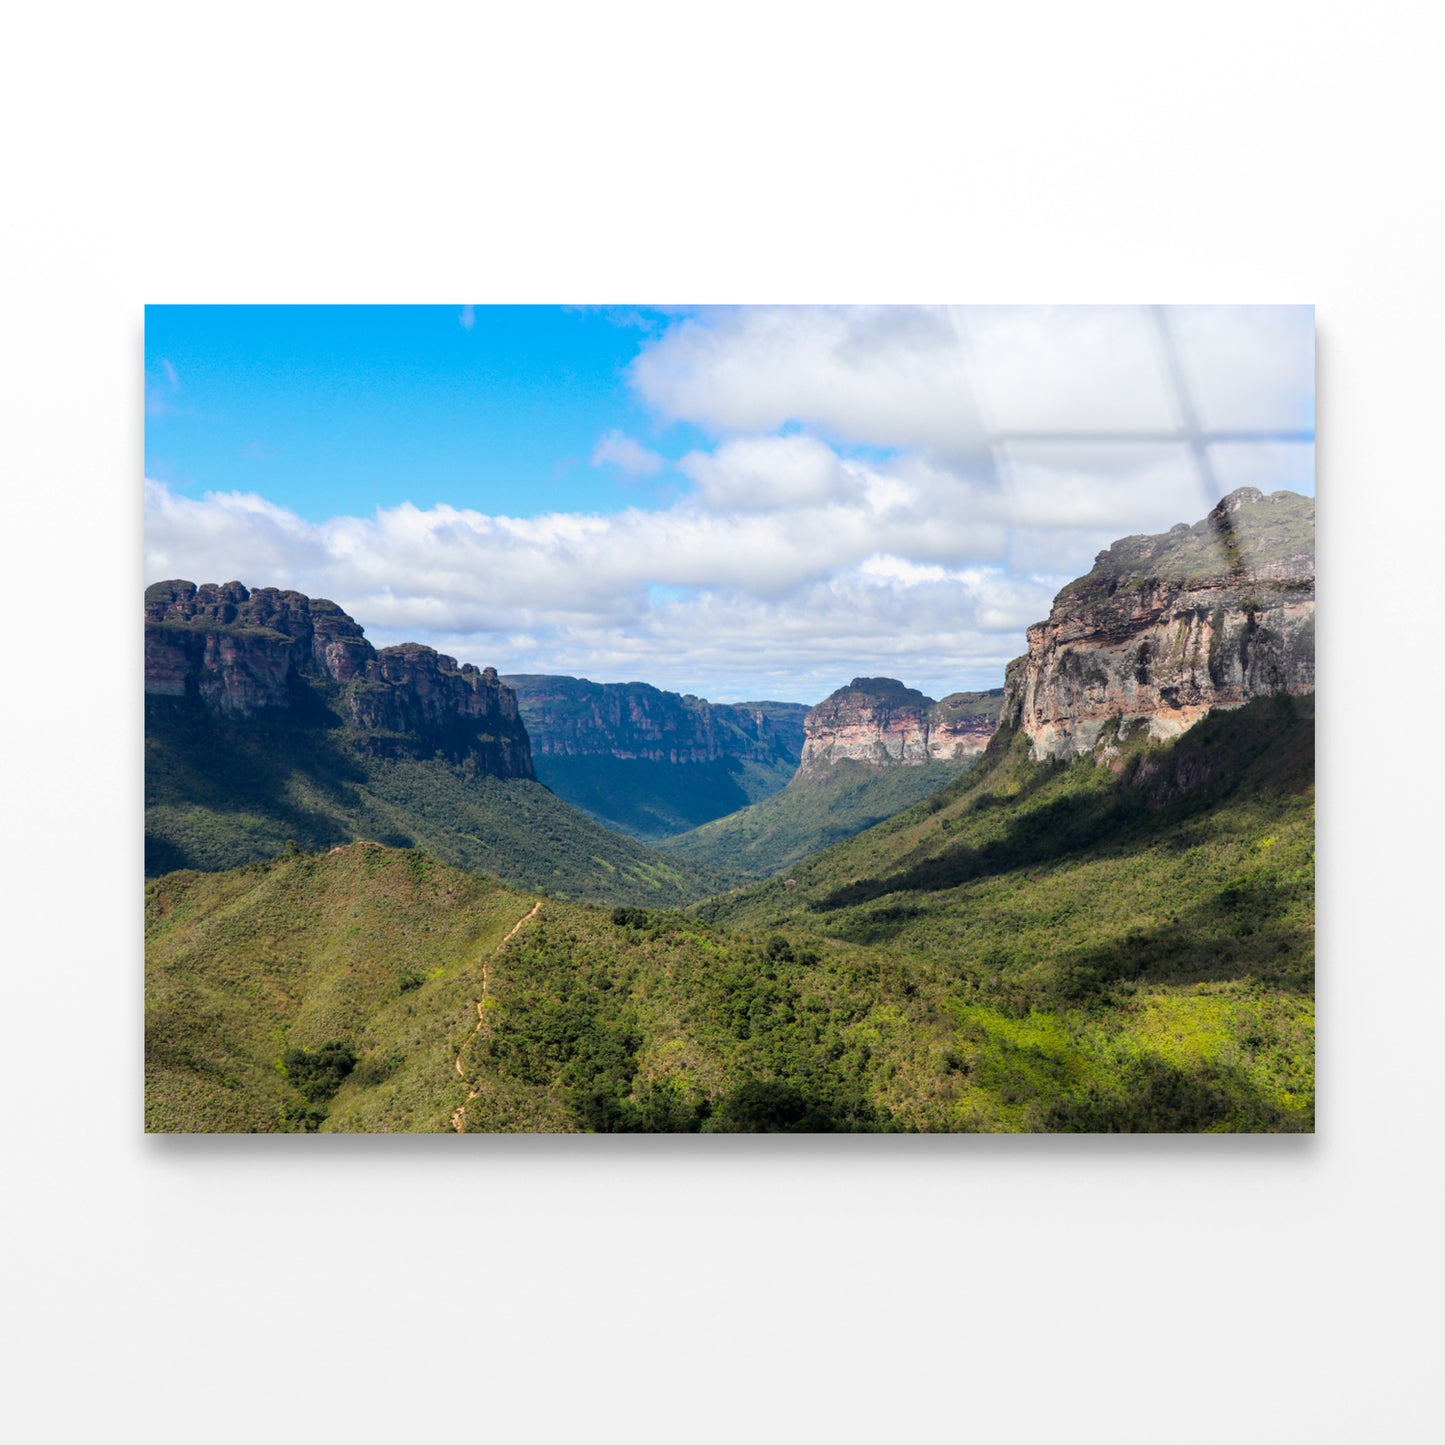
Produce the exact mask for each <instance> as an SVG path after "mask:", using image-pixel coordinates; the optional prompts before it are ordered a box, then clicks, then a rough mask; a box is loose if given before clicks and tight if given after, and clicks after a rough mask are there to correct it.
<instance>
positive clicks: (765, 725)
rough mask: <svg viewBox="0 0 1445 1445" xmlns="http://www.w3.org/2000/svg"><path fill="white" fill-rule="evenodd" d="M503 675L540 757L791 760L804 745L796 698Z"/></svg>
mask: <svg viewBox="0 0 1445 1445" xmlns="http://www.w3.org/2000/svg"><path fill="white" fill-rule="evenodd" d="M502 681H503V682H504V683H506V684H507V686H509V687H510V688H512V689H513V691H515V693H516V694H517V701H518V705H519V707H520V708H521V712H522V717H523V718H524V719H525V721H526V724H527V732H528V735H529V736H530V737H531V739H532V747H533V749H534V750H535V752H536V754H537V756H538V757H549V756H550V757H588V756H592V757H613V758H620V759H623V760H625V761H634V760H637V759H644V760H646V761H649V762H657V763H712V762H716V761H718V760H719V759H721V758H742V759H750V760H753V761H756V762H761V763H772V762H784V761H785V762H790V763H791V762H796V761H797V758H798V754H799V751H800V750H801V748H802V745H803V715H804V713H805V712H806V711H807V709H806V708H804V707H802V706H801V705H799V704H795V703H786V702H740V703H713V702H708V701H707V699H706V698H701V697H694V696H693V695H692V694H691V693H681V694H679V693H675V692H664V691H662V690H661V689H660V688H656V687H653V686H652V685H651V684H649V683H645V682H606V683H602V682H591V681H589V680H588V679H587V678H585V677H561V676H552V675H544V674H534V673H528V674H522V675H518V676H515V677H504V678H503V679H502Z"/></svg>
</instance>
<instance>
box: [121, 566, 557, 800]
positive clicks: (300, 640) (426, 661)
mask: <svg viewBox="0 0 1445 1445" xmlns="http://www.w3.org/2000/svg"><path fill="white" fill-rule="evenodd" d="M145 624H146V637H145V690H146V694H147V696H148V697H154V698H177V699H186V698H189V699H191V700H192V701H193V702H195V703H198V704H199V705H201V706H202V707H204V708H205V709H206V710H208V711H210V712H212V713H215V714H218V715H219V716H221V717H226V718H239V719H247V718H256V717H258V716H262V715H270V716H273V717H277V716H283V715H284V714H283V713H281V711H280V710H283V709H285V710H291V711H292V712H293V713H294V712H296V710H297V709H298V708H300V707H302V706H304V704H305V703H306V702H307V700H308V693H307V685H308V684H312V685H314V686H317V687H320V688H321V689H322V690H323V693H324V695H325V701H326V703H327V705H329V706H330V707H331V708H332V709H333V710H334V711H335V713H336V714H337V715H338V718H337V720H338V721H340V722H341V723H342V724H343V725H345V726H346V727H348V728H349V729H350V730H351V732H352V737H351V741H352V743H353V745H354V746H355V747H356V748H358V750H360V751H361V752H363V753H366V754H368V755H370V756H382V757H387V756H395V757H406V756H434V755H437V754H440V755H443V756H446V757H450V758H452V759H454V760H457V761H461V760H463V759H465V760H467V761H469V762H470V763H471V764H472V765H473V766H475V767H476V768H478V770H479V771H482V772H486V773H491V774H494V775H496V776H498V777H504V778H531V777H534V776H535V775H534V773H533V770H532V755H531V746H530V743H529V740H528V738H527V730H526V727H525V726H524V725H523V723H522V720H521V717H520V716H519V714H518V711H517V699H516V696H515V694H514V693H513V692H512V690H511V689H510V688H508V687H505V686H503V684H502V683H501V682H500V681H499V679H498V677H497V672H496V669H495V668H491V667H488V668H486V669H483V670H479V669H477V668H476V667H474V666H473V665H472V664H471V663H464V664H462V665H460V666H458V664H457V661H456V659H455V658H453V657H447V656H446V655H445V654H443V653H439V652H437V651H436V650H435V649H434V648H430V647H425V646H423V645H422V644H420V643H415V642H407V643H403V644H401V645H400V646H398V647H384V648H382V649H381V650H380V651H378V650H377V649H376V648H374V647H372V645H371V644H370V643H369V642H368V641H367V640H366V639H365V637H364V636H363V635H362V630H361V627H360V626H359V625H358V624H357V623H356V622H355V621H354V620H353V619H352V618H350V617H348V616H347V615H346V613H345V612H343V611H342V610H341V608H339V607H338V606H337V605H336V604H335V603H334V602H328V601H325V600H324V599H320V598H310V597H306V596H303V595H302V594H301V593H300V592H292V591H280V590H278V589H277V588H275V587H258V588H256V589H255V590H254V591H252V590H248V589H247V588H245V587H243V586H242V585H241V584H240V583H239V582H226V583H222V584H220V585H216V584H214V583H206V584H204V585H202V586H200V587H197V586H196V585H195V584H194V583H192V582H183V581H171V582H157V583H155V584H154V585H153V586H151V587H148V588H147V589H146V598H145Z"/></svg>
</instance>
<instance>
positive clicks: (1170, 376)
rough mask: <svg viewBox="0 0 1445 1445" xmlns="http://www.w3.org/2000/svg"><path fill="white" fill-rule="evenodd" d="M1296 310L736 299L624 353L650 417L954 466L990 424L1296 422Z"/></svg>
mask: <svg viewBox="0 0 1445 1445" xmlns="http://www.w3.org/2000/svg"><path fill="white" fill-rule="evenodd" d="M1313 324H1314V323H1313V314H1312V312H1311V310H1310V308H1309V307H1298V306H1286V307H1235V306H1231V307H1167V308H1163V309H1162V310H1158V311H1156V309H1155V308H1151V307H1135V306H1101V307H1091V306H1058V307H946V306H938V307H899V306H888V307H867V306H864V307H740V308H726V309H721V310H716V311H706V312H703V313H701V314H699V315H697V316H693V317H688V318H686V319H684V320H682V321H680V322H677V323H675V324H674V325H672V326H671V327H669V328H668V329H667V330H666V331H665V332H663V333H662V335H661V336H660V337H659V338H658V339H657V340H655V341H652V342H650V343H649V344H648V345H647V346H646V347H645V349H644V350H643V351H642V353H641V354H640V355H639V356H638V357H637V359H636V360H635V361H634V362H633V364H632V368H631V373H630V375H631V380H632V384H633V386H634V388H635V390H636V391H637V393H638V395H639V396H640V397H641V398H642V399H643V400H644V401H646V402H647V403H648V404H649V405H650V406H651V407H653V408H654V410H655V411H656V412H657V413H658V415H659V416H660V417H662V418H665V419H669V420H680V421H687V422H692V423H694V424H696V425H699V426H703V427H706V428H709V429H711V430H713V431H715V432H718V433H724V434H725V433H731V432H766V431H775V430H777V429H779V428H781V427H784V426H786V425H788V424H790V423H792V424H797V425H801V426H804V427H806V428H808V429H810V430H813V431H816V432H818V433H819V434H821V435H823V436H825V437H829V438H832V439H834V440H835V441H839V442H845V443H861V444H865V445H870V446H878V447H888V448H895V449H900V450H914V451H921V452H924V453H927V454H930V455H933V456H935V457H940V458H946V459H949V460H951V461H953V462H955V463H958V462H961V461H965V460H967V459H969V458H973V457H977V456H979V455H980V454H981V453H982V452H983V451H984V450H986V447H987V444H988V442H989V441H990V440H991V439H996V438H998V437H999V436H1000V435H1003V436H1007V435H1008V434H1018V433H1027V434H1042V435H1053V436H1059V437H1065V436H1074V435H1080V434H1083V435H1087V434H1089V433H1094V434H1100V433H1103V434H1111V435H1112V434H1117V433H1120V432H1124V433H1129V432H1137V433H1140V434H1141V435H1146V436H1152V437H1154V438H1156V439H1157V437H1158V436H1159V434H1161V433H1169V432H1173V431H1176V430H1177V429H1178V428H1180V427H1181V426H1182V425H1183V424H1184V423H1185V421H1186V420H1187V416H1186V411H1187V408H1188V406H1189V400H1190V399H1186V400H1185V403H1184V405H1183V406H1181V404H1180V398H1179V397H1178V396H1177V394H1176V389H1175V387H1176V383H1175V376H1174V372H1175V368H1174V367H1173V365H1172V364H1171V360H1170V355H1169V351H1170V349H1171V348H1172V349H1173V350H1174V351H1175V353H1176V354H1177V356H1178V359H1179V370H1180V372H1182V374H1183V376H1184V378H1185V380H1186V382H1187V384H1188V385H1189V387H1190V388H1191V391H1192V393H1193V395H1192V404H1193V409H1194V410H1195V411H1196V412H1197V413H1198V416H1199V418H1200V420H1201V421H1202V422H1203V423H1204V424H1205V425H1206V426H1209V427H1215V428H1244V427H1247V428H1250V429H1255V430H1258V429H1267V430H1294V429H1298V428H1300V427H1302V426H1304V427H1308V426H1312V425H1313V334H1314V332H1313Z"/></svg>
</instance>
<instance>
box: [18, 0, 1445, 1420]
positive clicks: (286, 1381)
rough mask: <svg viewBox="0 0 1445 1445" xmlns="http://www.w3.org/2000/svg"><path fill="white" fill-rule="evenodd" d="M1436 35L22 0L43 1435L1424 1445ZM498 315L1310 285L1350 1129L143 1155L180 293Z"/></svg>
mask: <svg viewBox="0 0 1445 1445" xmlns="http://www.w3.org/2000/svg"><path fill="white" fill-rule="evenodd" d="M1435 15H1436V11H1435V9H1434V8H1433V7H1430V6H1427V5H1423V4H1420V5H1415V4H1404V3H1395V4H1388V3H1387V4H1383V5H1377V6H1372V7H1365V6H1343V5H1330V4H1323V5H1322V4H1319V3H1315V4H1309V5H1306V4H1301V3H1276V4H1270V3H1261V0H1254V3H1247V4H1239V3H1215V4H1213V5H1210V6H1208V7H1200V6H1178V7H1163V6H1159V5H1157V4H1143V3H1129V4H1122V3H1096V4H1093V5H1087V6H1083V5H1070V4H1060V3H1040V4H1031V5H1030V4H1019V5H1014V6H1003V5H996V6H990V7H987V9H986V10H976V11H965V10H963V9H962V8H961V7H946V6H933V5H928V6H924V5H901V6H899V5H895V6H893V7H890V8H889V9H888V10H886V11H885V10H884V9H883V8H882V7H877V6H868V7H863V6H850V5H843V4H833V5H814V6H802V5H793V6H781V7H778V6H772V7H769V6H761V5H757V4H741V3H733V4H731V5H728V6H719V7H707V8H705V9H703V8H693V9H683V8H673V7H668V6H662V5H658V6H639V5H620V4H613V5H607V6H602V5H598V6H592V7H572V6H550V7H546V8H545V9H544V8H542V7H535V8H532V9H525V8H524V7H520V6H517V7H497V8H495V9H482V8H480V7H478V8H477V9H470V8H462V7H457V8H455V9H452V8H450V7H426V6H413V7H405V8H403V9H401V10H396V11H392V10H386V11H380V10H378V11H376V12H374V13H372V12H368V11H365V10H363V9H361V8H359V7H344V8H343V7H339V6H326V7H323V6H313V7H282V6H280V5H277V4H274V3H261V4H253V5H249V6H247V7H244V8H243V7H236V8H234V9H230V8H222V7H205V8H202V7H196V6H180V5H160V4H154V3H152V4H140V5H136V6H127V7H120V6H115V7H109V8H104V9H102V8H99V7H96V8H94V9H91V8H89V7H85V6H79V7H70V8H68V9H62V8H61V7H47V8H42V7H38V6H31V7H27V8H26V10H25V11H24V12H23V13H21V14H19V15H18V16H16V15H12V16H10V17H9V18H8V19H7V24H6V33H7V40H6V43H5V53H4V57H3V59H0V121H3V132H0V133H3V134H4V136H5V137H6V139H5V142H4V150H3V159H0V211H3V214H4V220H3V224H0V261H3V266H0V295H3V297H4V301H5V303H6V306H7V309H6V310H5V312H4V315H3V318H0V324H3V327H4V331H3V348H0V351H3V363H0V364H3V367H4V375H3V377H0V405H3V409H4V424H3V429H0V438H3V443H4V447H5V452H6V457H5V466H4V477H5V491H4V504H3V505H4V517H5V525H4V527H3V529H0V538H3V541H0V546H3V547H4V548H5V551H6V553H7V554H8V555H7V556H6V558H5V564H6V565H5V566H4V567H3V568H0V573H3V581H0V586H3V602H0V605H3V611H0V618H3V622H4V626H5V636H4V643H3V645H4V648H5V666H4V675H5V678H6V687H5V701H4V705H3V707H0V727H3V729H4V736H3V752H0V757H3V759H4V770H5V771H4V777H5V790H4V791H5V797H6V815H7V816H6V825H5V826H4V827H3V828H0V835H3V838H4V843H5V847H6V850H7V858H6V863H5V867H4V870H3V873H0V876H3V877H4V879H5V892H6V922H7V933H8V937H9V947H8V948H7V949H6V953H7V955H8V961H7V963H6V965H5V970H4V974H3V978H4V980H5V984H6V988H5V992H4V995H3V997H4V1003H5V1014H4V1017H5V1020H6V1032H7V1038H6V1047H5V1048H4V1050H3V1051H0V1057H3V1067H4V1070H5V1091H4V1095H3V1098H4V1103H5V1112H6V1116H7V1125H8V1129H9V1132H10V1135H11V1139H12V1146H11V1150H10V1153H9V1159H8V1162H9V1164H10V1166H11V1167H10V1169H9V1170H7V1174H8V1175H9V1179H10V1184H9V1188H8V1190H7V1191H6V1193H5V1195H4V1205H3V1207H4V1210H5V1212H6V1215H7V1216H8V1220H7V1222H6V1223H5V1225H4V1238H5V1240H6V1244H7V1246H8V1248H9V1250H10V1251H11V1256H12V1257H11V1260H10V1263H9V1266H8V1269H7V1275H8V1279H7V1284H6V1287H5V1290H4V1295H5V1299H6V1310H5V1330H6V1332H7V1335H8V1342H7V1343H6V1346H5V1348H4V1349H3V1350H0V1364H3V1367H4V1368H5V1370H6V1372H7V1373H10V1374H12V1376H13V1378H12V1379H11V1380H10V1382H9V1384H8V1385H6V1387H5V1395H6V1399H7V1407H6V1414H7V1416H8V1417H9V1418H10V1419H11V1420H16V1419H18V1420H19V1421H20V1424H21V1429H20V1431H19V1436H18V1438H24V1439H27V1440H47V1441H70V1440H81V1439H89V1438H91V1437H92V1436H95V1437H96V1438H108V1437H111V1436H114V1435H116V1434H121V1435H123V1436H124V1437H125V1438H131V1437H134V1438H141V1439H151V1440H158V1441H193V1440H205V1441H208V1442H229V1441H247V1442H250V1441H256V1440H291V1439H305V1438H308V1437H314V1438H320V1437H321V1434H322V1432H325V1434H326V1436H327V1438H337V1439H347V1440H350V1441H371V1440H378V1441H381V1440H386V1441H403V1440H405V1441H413V1440H448V1441H454V1440H463V1439H489V1440H496V1441H512V1440H525V1441H530V1440H553V1439H557V1440H564V1439H565V1440H569V1441H571V1440H583V1439H590V1438H594V1437H598V1438H604V1439H610V1438H618V1439H642V1440H652V1439H679V1440H707V1441H711V1440H739V1439H762V1440H787V1441H812V1440H821V1439H832V1438H841V1439H878V1440H892V1441H925V1440H938V1439H948V1440H956V1439H967V1440H976V1439H997V1440H1028V1441H1033V1440H1041V1441H1042V1440H1055V1439H1070V1440H1084V1441H1094V1440H1098V1441H1104V1440H1108V1441H1120V1440H1126V1441H1132V1440H1139V1441H1151V1442H1152V1441H1162V1440H1167V1441H1171V1442H1177V1441H1205V1440H1208V1441H1215V1440H1230V1441H1260V1442H1265V1441H1268V1442H1277V1441H1294V1440H1298V1441H1310V1442H1317V1441H1335V1440H1339V1441H1358V1440H1361V1439H1377V1440H1389V1441H1392V1442H1398V1441H1416V1440H1425V1439H1427V1438H1437V1437H1434V1436H1433V1435H1432V1433H1431V1427H1432V1424H1433V1427H1434V1428H1438V1418H1437V1419H1435V1420H1434V1421H1433V1422H1432V1420H1431V1415H1432V1413H1434V1411H1433V1400H1432V1395H1431V1391H1430V1389H1429V1378H1428V1375H1427V1371H1431V1372H1433V1369H1434V1368H1435V1367H1437V1365H1438V1350H1436V1349H1435V1348H1432V1340H1431V1336H1432V1334H1434V1333H1435V1329H1436V1302H1437V1299H1438V1289H1439V1282H1440V1281H1439V1264H1440V1253H1439V1246H1438V1221H1439V1216H1440V1208H1441V1169H1440V1163H1439V1143H1438V1136H1439V1118H1440V1109H1439V1106H1438V1105H1437V1103H1436V1095H1437V1093H1438V1088H1439V1061H1438V1059H1439V1056H1438V1049H1437V1046H1436V1045H1437V1036H1438V1033H1439V1021H1440V1020H1441V1018H1442V1009H1441V1003H1442V1000H1441V985H1440V960H1441V945H1440V941H1439V928H1438V927H1437V926H1436V923H1435V918H1434V916H1433V915H1434V912H1435V905H1436V903H1437V899H1438V897H1439V892H1440V885H1439V881H1438V873H1439V866H1438V865H1439V858H1440V843H1439V838H1440V833H1441V813H1440V805H1441V787H1440V781H1439V771H1438V765H1437V763H1436V761H1435V757H1436V753H1437V752H1438V749H1437V747H1436V746H1435V742H1434V730H1435V728H1436V727H1438V726H1439V719H1440V717H1441V716H1442V706H1441V703H1442V699H1441V677H1442V671H1441V669H1440V667H1439V665H1438V662H1437V660H1436V654H1437V651H1438V647H1437V644H1436V633H1437V631H1438V626H1439V624H1438V617H1437V614H1436V610H1435V609H1436V607H1437V605H1438V604H1437V598H1436V591H1437V589H1436V580H1435V579H1436V576H1437V571H1438V566H1437V563H1438V557H1439V554H1440V550H1441V541H1440V538H1441V527H1440V522H1441V507H1440V502H1439V486H1440V471H1441V469H1440V462H1439V451H1440V448H1439V443H1438V438H1437V436H1436V426H1437V423H1436V411H1437V406H1438V396H1439V390H1440V375H1441V365H1440V351H1439V337H1440V334H1441V327H1442V287H1441V276H1440V265H1441V263H1440V257H1441V253H1442V240H1445V236H1442V227H1441V199H1440V197H1441V188H1440V185H1439V166H1438V156H1437V155H1436V153H1435V151H1434V149H1433V148H1432V142H1433V137H1434V136H1435V135H1438V134H1439V133H1440V130H1441V127H1442V114H1441V111H1442V105H1441V100H1440V87H1439V81H1438V64H1437V62H1438V55H1439V53H1440V45H1439V40H1440V36H1439V34H1438V33H1437V28H1436V19H1435ZM468 299H470V300H473V301H484V300H522V299H527V300H640V301H669V300H697V299H702V300H879V299H881V300H893V301H903V300H925V299H946V300H966V301H985V300H1000V301H1002V300H1010V301H1013V300H1044V301H1086V300H1087V301H1126V300H1166V301H1307V302H1314V303H1315V304H1316V305H1317V307H1318V324H1319V341H1320V348H1319V357H1320V370H1319V377H1320V408H1319V412H1320V418H1321V421H1320V478H1319V494H1320V497H1321V514H1320V516H1321V520H1320V578H1321V605H1320V617H1321V624H1322V637H1323V648H1324V655H1323V661H1322V665H1321V677H1322V684H1321V687H1322V691H1321V712H1320V720H1321V731H1320V743H1321V748H1320V761H1321V779H1322V790H1321V791H1322V796H1321V802H1320V812H1319V821H1320V839H1321V850H1320V853H1321V888H1320V903H1319V938H1320V958H1321V984H1320V997H1321V1020H1322V1022H1321V1031H1320V1100H1321V1107H1320V1134H1319V1136H1318V1137H1317V1138H1315V1139H1314V1140H1299V1139H1288V1140H1271V1139H1240V1140H1231V1139H1211V1138H1183V1139H1167V1140H1150V1139H1126V1140H1109V1139H1097V1140H1093V1139H1057V1138H1038V1139H986V1140H981V1139H970V1138H956V1139H954V1138H950V1139H925V1140H910V1139H887V1138H884V1139H843V1140H826V1139H818V1140H803V1141H796V1140H793V1141H788V1140H780V1139H762V1140H743V1139H723V1140H717V1139H713V1140H706V1141H703V1140H697V1139H685V1140H650V1139H649V1140H621V1141H619V1140H615V1139H577V1140H573V1139H540V1140H520V1141H502V1140H497V1141H489V1140H481V1139H468V1140H465V1141H458V1140H453V1139H427V1140H369V1139H319V1140H318V1139H309V1140H308V1139H295V1138H280V1139H268V1140H251V1139H224V1138H218V1139H204V1140H193V1141H167V1140H156V1139H151V1140H148V1139H145V1138H144V1137H143V1136H142V1135H141V1132H140V1077H141V1076H140V1050H141V993H140V979H141V975H140V932H141V919H140V882H141V853H140V828H139V811H140V787H141V783H140V726H139V720H140V701H139V677H140V668H139V653H140V648H139V643H140V629H139V627H138V625H137V621H136V614H137V607H136V602H137V594H138V592H139V589H140V572H139V563H140V485H139V483H140V467H141V426H142V417H141V406H140V402H141V325H142V305H143V303H145V302H146V301H148V300H149V301H195V300H234V301H256V300H273V301H275V300H285V301H299V300H311V301H316V300H333V301H340V300H375V301H390V300H416V301H442V300H453V301H457V302H462V301H466V300H468ZM1434 1343H1436V1344H1438V1337H1437V1338H1436V1340H1435V1341H1434Z"/></svg>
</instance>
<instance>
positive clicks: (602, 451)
mask: <svg viewBox="0 0 1445 1445" xmlns="http://www.w3.org/2000/svg"><path fill="white" fill-rule="evenodd" d="M666 460H667V459H666V458H665V457H663V456H661V455H660V454H659V453H657V452H654V451H649V450H648V448H647V447H645V446H643V445H642V443H641V442H637V441H634V440H633V439H632V438H631V437H630V436H627V435H626V434H625V433H623V432H620V431H617V430H613V431H610V432H608V433H607V434H606V435H605V436H602V437H599V438H598V441H597V445H596V446H595V447H593V449H592V465H593V466H594V467H600V466H603V465H611V466H614V467H616V468H617V470H618V471H620V472H625V473H626V474H627V475H628V476H629V477H654V476H656V475H657V473H658V472H660V471H661V470H662V468H663V466H664V464H665V463H666Z"/></svg>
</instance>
